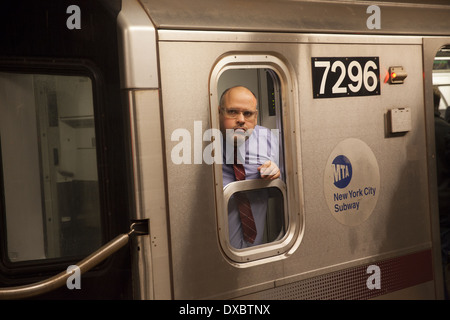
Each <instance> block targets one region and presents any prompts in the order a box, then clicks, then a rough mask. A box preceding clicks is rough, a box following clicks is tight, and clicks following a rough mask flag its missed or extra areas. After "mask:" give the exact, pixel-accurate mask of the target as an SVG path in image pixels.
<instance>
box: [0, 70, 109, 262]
mask: <svg viewBox="0 0 450 320" xmlns="http://www.w3.org/2000/svg"><path fill="white" fill-rule="evenodd" d="M0 115H1V116H0V156H1V157H0V182H1V183H0V188H1V191H2V192H1V197H0V201H1V202H0V204H1V206H0V210H1V213H2V218H3V224H2V225H3V230H2V231H1V234H2V238H1V239H2V242H3V247H4V248H5V250H4V251H5V252H3V260H4V262H5V263H16V262H23V261H34V260H41V259H53V258H62V257H74V256H80V255H85V254H87V253H91V252H92V251H94V250H95V249H97V248H98V247H99V246H100V245H101V240H102V239H101V238H102V237H101V235H102V230H101V219H100V208H99V207H100V203H99V185H98V176H97V159H96V135H95V125H94V106H93V90H92V81H91V79H90V78H89V77H86V76H75V75H70V76H66V75H52V74H23V73H12V72H0ZM5 235H6V236H5ZM5 244H6V245H5Z"/></svg>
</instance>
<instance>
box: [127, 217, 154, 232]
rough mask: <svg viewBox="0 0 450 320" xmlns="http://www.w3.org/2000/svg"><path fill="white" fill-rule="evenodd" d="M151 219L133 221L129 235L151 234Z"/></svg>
mask: <svg viewBox="0 0 450 320" xmlns="http://www.w3.org/2000/svg"><path fill="white" fill-rule="evenodd" d="M149 230H150V227H149V219H141V220H131V225H130V232H129V233H128V234H129V235H132V234H134V235H135V236H144V235H148V234H149Z"/></svg>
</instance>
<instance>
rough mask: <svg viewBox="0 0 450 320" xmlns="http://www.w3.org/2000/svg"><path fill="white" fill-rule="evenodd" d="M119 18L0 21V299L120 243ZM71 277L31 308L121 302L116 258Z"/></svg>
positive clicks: (91, 8) (124, 255) (97, 11)
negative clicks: (64, 302) (56, 302)
mask: <svg viewBox="0 0 450 320" xmlns="http://www.w3.org/2000/svg"><path fill="white" fill-rule="evenodd" d="M119 11H120V2H119V1H114V2H102V1H95V2H92V1H75V2H69V1H61V2H58V3H57V4H55V3H54V2H52V1H43V2H42V1H41V2H39V3H36V2H33V1H20V3H19V2H16V3H14V4H12V3H9V4H8V5H7V6H6V8H4V10H1V13H0V28H1V29H2V30H3V31H5V30H6V31H7V32H2V33H1V43H2V46H1V48H0V217H1V220H0V230H1V231H0V293H1V297H6V298H8V296H7V294H5V295H3V294H2V293H3V291H2V290H3V289H5V290H6V289H7V288H16V287H19V286H23V285H28V284H32V283H35V282H39V281H44V280H46V279H48V278H50V277H52V276H53V275H55V274H59V273H61V272H65V271H66V270H67V272H69V271H70V272H72V271H73V270H74V269H70V270H69V267H70V266H76V265H77V263H78V262H80V261H81V260H82V259H84V258H86V256H88V255H90V254H91V253H93V252H94V251H96V250H97V249H99V248H100V247H101V246H102V245H103V244H105V243H107V242H108V241H109V240H111V239H113V238H114V237H115V236H116V235H118V234H120V233H125V232H128V231H129V226H130V222H129V202H128V197H129V189H128V185H129V182H128V181H127V161H128V156H127V154H128V151H127V134H126V132H127V131H126V129H125V128H126V120H125V121H124V120H123V119H126V118H127V114H126V113H123V109H122V107H121V104H120V101H121V99H120V84H119V83H120V76H119V68H118V47H117V31H116V30H117V15H118V13H119ZM77 13H78V17H79V20H78V21H77V23H79V28H77V27H76V25H75V26H74V25H73V24H74V19H75V20H77ZM19 37H20V41H19V39H18V38H19ZM94 44H95V45H94ZM74 275H75V277H74V278H72V281H73V282H71V283H69V282H68V283H67V284H66V285H64V286H63V287H62V288H61V289H59V290H56V291H52V292H49V293H47V294H45V295H38V296H37V297H38V298H39V299H45V298H53V299H64V298H68V299H76V298H82V299H98V298H103V299H107V298H110V299H119V298H130V297H131V289H130V284H131V280H130V278H131V267H130V257H129V252H128V251H127V249H124V250H122V251H120V252H118V253H117V255H115V256H113V257H111V258H110V259H107V260H105V261H104V262H103V263H102V264H100V265H99V266H97V267H96V268H94V269H93V270H92V271H91V272H88V273H86V274H83V275H80V276H79V277H78V278H77V277H76V274H74ZM38 294H39V293H38Z"/></svg>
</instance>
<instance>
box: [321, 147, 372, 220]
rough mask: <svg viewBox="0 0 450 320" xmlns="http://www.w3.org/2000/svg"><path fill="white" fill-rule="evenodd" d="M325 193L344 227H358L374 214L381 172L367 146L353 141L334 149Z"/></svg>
mask: <svg viewBox="0 0 450 320" xmlns="http://www.w3.org/2000/svg"><path fill="white" fill-rule="evenodd" d="M324 193H325V199H326V201H327V204H328V207H329V209H330V211H331V213H332V215H333V217H335V218H336V219H337V220H338V221H339V222H341V223H342V224H344V225H348V226H356V225H358V224H360V223H362V222H363V221H365V220H366V219H367V218H368V217H369V216H370V215H371V213H372V211H373V209H374V208H375V205H376V204H377V200H378V195H379V193H380V171H379V168H378V163H377V159H376V158H375V155H374V154H373V152H372V150H371V149H370V148H369V146H368V145H367V144H365V143H364V142H363V141H361V140H358V139H354V138H350V139H346V140H344V141H341V142H340V143H339V144H338V145H337V146H336V147H335V148H334V150H333V152H331V155H330V157H329V158H328V161H327V166H326V168H325V175H324Z"/></svg>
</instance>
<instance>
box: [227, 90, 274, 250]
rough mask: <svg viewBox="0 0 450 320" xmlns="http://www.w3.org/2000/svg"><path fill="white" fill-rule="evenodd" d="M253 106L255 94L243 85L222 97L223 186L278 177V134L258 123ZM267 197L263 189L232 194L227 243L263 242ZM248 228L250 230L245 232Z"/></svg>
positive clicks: (250, 243)
mask: <svg viewBox="0 0 450 320" xmlns="http://www.w3.org/2000/svg"><path fill="white" fill-rule="evenodd" d="M256 107H257V99H256V97H255V95H254V94H253V93H252V92H251V91H250V90H249V89H247V88H245V87H242V86H236V87H232V88H229V89H227V90H225V92H224V93H223V94H222V96H221V99H220V105H219V117H220V129H221V131H222V134H223V137H224V141H223V151H224V152H223V158H224V163H223V166H222V168H223V169H222V173H223V186H224V187H225V186H226V185H227V184H229V183H231V182H233V181H237V180H244V179H246V180H248V179H260V178H262V179H268V180H273V179H277V178H279V177H280V169H279V168H278V165H277V162H278V140H277V137H275V136H274V135H273V133H272V132H271V131H270V130H268V129H266V128H264V127H261V126H258V125H257V118H258V117H257V116H258V110H257V108H256ZM238 166H240V167H238ZM267 197H268V195H267V190H264V189H262V190H258V191H253V192H251V193H246V194H245V195H244V194H243V193H241V194H239V193H238V194H236V195H235V196H233V198H234V199H233V201H230V203H229V212H228V227H229V234H230V244H231V245H232V246H233V247H235V248H245V247H249V246H255V245H258V244H262V243H263V241H264V235H263V232H264V228H265V219H266V212H267ZM245 211H247V212H245ZM247 229H251V230H250V231H248V232H247V231H246V230H247ZM249 234H251V235H249Z"/></svg>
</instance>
